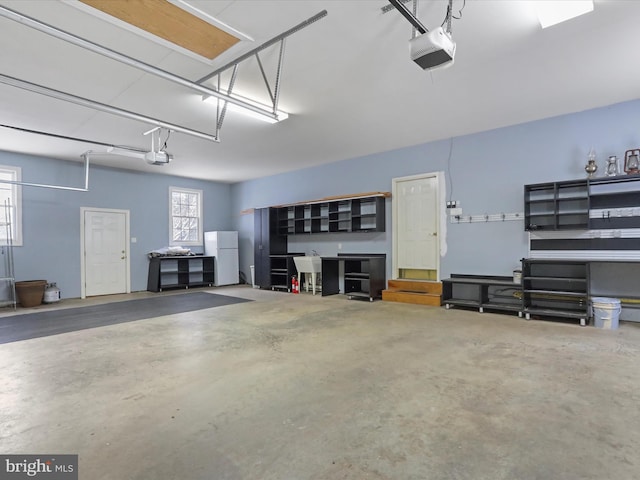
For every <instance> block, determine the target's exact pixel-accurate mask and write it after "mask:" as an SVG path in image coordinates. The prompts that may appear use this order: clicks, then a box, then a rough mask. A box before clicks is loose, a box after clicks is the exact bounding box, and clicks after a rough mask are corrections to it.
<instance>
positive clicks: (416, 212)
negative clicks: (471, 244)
mask: <svg viewBox="0 0 640 480" xmlns="http://www.w3.org/2000/svg"><path fill="white" fill-rule="evenodd" d="M439 183H440V180H439V176H438V174H437V173H434V174H425V175H418V176H413V177H405V178H398V179H394V180H393V202H394V206H395V208H394V223H395V228H394V246H395V247H394V273H395V276H396V277H397V276H398V273H399V271H400V269H416V270H435V271H436V272H437V270H438V268H439V264H440V241H439V214H440V193H439ZM438 278H439V274H438Z"/></svg>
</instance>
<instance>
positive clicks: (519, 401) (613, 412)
mask: <svg viewBox="0 0 640 480" xmlns="http://www.w3.org/2000/svg"><path fill="white" fill-rule="evenodd" d="M212 291H215V292H216V293H226V294H229V295H234V296H240V297H243V296H244V297H246V298H251V299H255V300H257V301H255V302H248V303H243V304H237V305H229V306H223V307H217V308H213V309H209V310H201V311H197V312H190V313H183V314H177V315H170V316H165V317H158V318H155V319H150V320H142V321H137V322H130V323H126V324H120V325H113V326H108V327H102V328H96V329H90V330H83V331H77V332H71V333H66V334H62V335H57V336H51V337H46V338H38V339H32V340H26V341H22V342H16V343H11V344H6V345H0V372H2V373H1V382H0V453H39V454H49V453H77V454H79V459H80V478H81V479H83V480H101V479H114V480H125V479H136V480H138V479H139V480H143V479H144V480H147V479H149V480H163V479H180V480H196V479H197V480H205V479H206V480H211V479H214V480H222V479H234V480H235V479H247V480H256V479H274V480H275V479H292V480H297V479H314V480H316V479H328V480H329V479H330V480H334V479H353V480H360V479H401V480H409V479H416V480H418V479H420V480H424V479H443V480H445V479H447V480H450V479H454V480H459V479H469V480H482V479H487V480H498V479H505V480H507V479H509V480H512V479H513V480H516V479H523V480H524V479H540V480H555V479H562V480H565V479H566V480H569V479H581V480H582V479H594V480H595V479H597V480H603V479H619V480H627V479H629V480H630V479H635V478H638V476H639V474H638V472H640V449H639V448H638V446H639V445H640V368H639V366H638V365H639V361H640V328H638V326H637V325H633V324H623V325H622V326H621V328H620V329H619V330H617V331H603V330H598V329H595V328H592V327H579V326H576V325H573V324H561V323H552V322H543V321H529V322H527V321H525V320H522V319H519V318H518V317H517V316H515V315H513V316H511V315H499V314H490V313H484V314H478V313H476V312H472V311H463V310H456V309H451V310H445V309H444V308H433V307H422V306H412V305H403V304H395V303H389V302H381V301H377V302H374V303H369V302H361V301H357V300H353V301H349V300H346V299H345V298H344V297H342V296H334V297H324V298H323V297H320V296H315V297H314V296H312V295H310V294H300V295H292V294H286V293H277V292H269V291H266V292H265V291H258V290H254V289H251V288H249V287H226V288H221V289H212ZM143 295H144V294H143ZM131 297H132V298H133V297H136V296H135V295H134V296H131ZM122 298H123V297H117V299H122ZM93 301H94V302H95V301H104V299H102V300H100V299H98V300H93ZM81 303H82V302H80V301H76V302H63V303H61V304H60V305H59V307H61V308H64V307H66V306H77V305H78V304H81ZM0 320H1V319H0Z"/></svg>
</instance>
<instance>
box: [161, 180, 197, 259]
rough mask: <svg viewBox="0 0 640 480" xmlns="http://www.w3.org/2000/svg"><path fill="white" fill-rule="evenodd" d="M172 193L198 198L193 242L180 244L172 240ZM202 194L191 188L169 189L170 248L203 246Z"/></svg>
mask: <svg viewBox="0 0 640 480" xmlns="http://www.w3.org/2000/svg"><path fill="white" fill-rule="evenodd" d="M174 193H188V194H196V195H197V196H198V240H197V241H195V242H193V241H192V242H180V241H174V240H173V217H174V216H173V202H172V200H173V194H174ZM203 197H204V195H203V193H202V190H195V189H192V188H183V187H169V245H170V246H186V247H190V246H200V245H202V244H203V238H204V234H203V230H204V228H203V208H202V201H203Z"/></svg>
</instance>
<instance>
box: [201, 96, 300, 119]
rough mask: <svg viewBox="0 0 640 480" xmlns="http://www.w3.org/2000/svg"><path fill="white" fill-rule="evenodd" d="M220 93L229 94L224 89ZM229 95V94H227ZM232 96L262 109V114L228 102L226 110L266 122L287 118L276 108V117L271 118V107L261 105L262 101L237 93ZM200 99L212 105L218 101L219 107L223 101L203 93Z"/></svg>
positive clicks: (287, 116)
mask: <svg viewBox="0 0 640 480" xmlns="http://www.w3.org/2000/svg"><path fill="white" fill-rule="evenodd" d="M220 93H224V94H225V95H229V94H228V93H227V92H224V91H222V90H221V91H220ZM229 96H231V95H229ZM233 97H234V98H237V99H238V100H242V101H243V102H246V103H248V104H250V105H253V106H254V107H258V108H260V109H261V110H264V115H262V114H261V113H259V112H254V111H253V110H248V109H246V108H243V107H241V106H240V105H236V104H234V103H228V102H227V112H237V113H241V114H242V115H244V116H246V117H251V118H255V119H257V120H262V121H263V122H267V123H278V122H281V121H282V120H286V119H287V118H289V114H288V113H287V112H283V111H282V110H278V111H277V112H276V117H277V119H276V118H273V107H270V106H268V105H263V104H262V103H258V102H255V101H253V100H251V99H248V98H246V97H241V96H239V95H233ZM202 101H204V102H207V103H212V104H213V105H218V101H219V102H220V104H219V105H220V108H223V107H224V104H225V101H224V100H219V99H218V98H217V97H213V96H208V95H203V96H202Z"/></svg>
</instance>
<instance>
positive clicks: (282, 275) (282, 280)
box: [270, 253, 304, 292]
mask: <svg viewBox="0 0 640 480" xmlns="http://www.w3.org/2000/svg"><path fill="white" fill-rule="evenodd" d="M299 255H304V253H292V254H287V255H271V256H270V257H271V270H270V272H271V273H270V275H271V279H270V286H271V290H286V291H287V292H290V291H291V278H292V277H293V276H294V275H297V274H298V271H297V270H296V265H295V263H294V261H293V257H295V256H299Z"/></svg>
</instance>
